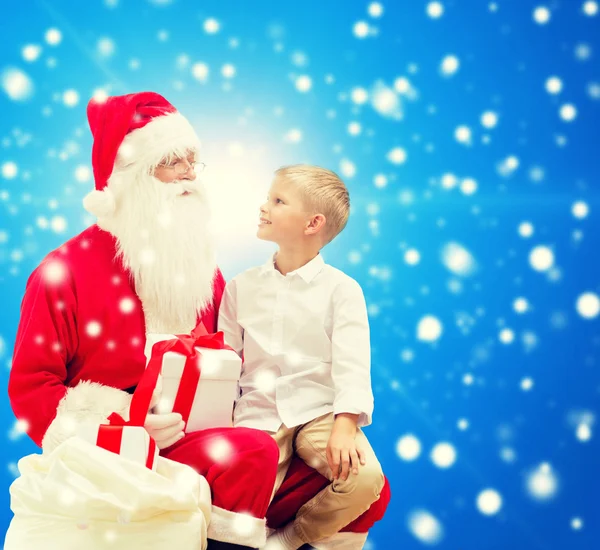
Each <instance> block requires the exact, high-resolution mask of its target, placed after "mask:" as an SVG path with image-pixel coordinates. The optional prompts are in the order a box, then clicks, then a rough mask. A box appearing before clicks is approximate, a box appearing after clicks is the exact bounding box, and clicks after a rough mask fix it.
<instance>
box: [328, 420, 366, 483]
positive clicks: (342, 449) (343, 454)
mask: <svg viewBox="0 0 600 550" xmlns="http://www.w3.org/2000/svg"><path fill="white" fill-rule="evenodd" d="M357 418H358V415H352V414H340V415H338V416H337V417H336V419H335V423H334V425H333V429H332V430H331V436H330V437H329V441H328V443H327V462H328V464H329V467H330V468H331V472H332V475H333V479H334V480H336V479H338V477H341V478H342V480H343V481H346V480H347V479H348V474H349V470H350V467H352V473H353V474H355V475H356V474H358V465H359V462H360V464H362V465H364V464H366V461H365V455H364V452H363V451H362V449H360V448H358V447H357V446H356V442H355V440H354V439H355V437H356V420H357Z"/></svg>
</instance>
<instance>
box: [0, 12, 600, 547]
mask: <svg viewBox="0 0 600 550" xmlns="http://www.w3.org/2000/svg"><path fill="white" fill-rule="evenodd" d="M380 4H381V6H382V8H383V13H381V14H380V15H378V14H377V10H376V9H375V8H373V7H371V8H370V7H369V6H370V5H371V3H370V2H367V1H354V0H353V1H343V2H342V1H341V0H340V1H324V0H322V1H316V0H304V1H303V2H278V3H276V2H271V1H253V2H243V1H241V0H240V1H233V0H221V1H219V2H216V1H209V0H207V1H202V2H193V1H191V0H173V1H154V2H152V1H143V0H119V1H115V0H112V1H108V0H106V1H105V2H102V1H100V0H90V1H86V2H71V1H67V0H62V1H60V0H55V1H50V0H47V1H29V0H23V1H22V2H20V3H18V4H17V3H11V6H10V7H5V8H4V10H3V17H2V21H1V22H0V34H1V35H2V37H3V46H2V50H1V52H0V71H2V81H3V82H2V83H3V93H0V109H1V112H2V117H1V118H0V139H1V140H2V147H1V148H0V151H1V153H0V165H1V166H2V174H1V175H0V283H1V285H2V286H1V288H2V307H1V308H0V362H1V365H2V370H1V373H0V377H1V382H0V384H1V385H2V387H6V382H7V378H8V373H9V369H10V356H11V351H12V346H13V342H14V336H15V332H16V327H17V323H18V318H19V305H20V300H21V297H22V294H23V289H24V285H25V281H26V279H27V276H28V275H29V273H30V272H31V271H32V270H33V268H34V267H35V266H36V265H37V264H38V262H39V261H40V260H41V258H42V257H43V256H44V255H45V254H46V253H47V252H48V251H50V250H52V249H53V248H55V247H57V246H59V245H60V244H61V243H62V242H64V241H65V240H66V239H67V238H69V237H71V236H72V235H75V234H77V233H78V232H79V231H81V230H82V229H83V228H84V227H86V226H87V225H88V224H89V223H91V221H92V220H90V219H89V218H88V217H86V216H85V213H84V211H83V208H82V207H81V199H82V197H83V196H84V195H85V194H86V193H87V192H88V191H89V190H90V189H91V188H92V185H93V183H92V180H91V179H90V178H89V177H88V176H89V170H87V169H86V167H87V168H89V167H90V156H91V154H90V151H91V136H90V134H89V130H88V128H87V121H86V116H85V106H86V103H87V101H88V100H89V98H90V97H91V96H92V95H93V94H94V93H96V92H97V91H98V90H104V91H105V92H106V93H109V94H123V93H130V92H134V91H142V90H153V91H157V92H159V93H161V94H163V95H165V96H166V97H167V98H168V99H169V100H170V101H171V102H173V103H174V104H175V105H176V106H177V108H178V109H179V110H180V111H181V112H182V113H183V114H184V115H185V116H187V117H188V118H189V119H190V121H191V122H192V123H193V125H194V126H195V128H196V129H197V130H198V133H199V135H200V137H201V139H202V141H203V144H204V146H205V148H204V152H203V155H202V156H203V158H204V160H206V162H207V164H208V167H207V170H206V181H207V185H210V186H211V193H212V196H213V200H214V210H215V214H216V224H217V229H218V231H217V233H218V239H219V261H220V265H221V267H222V269H223V271H224V273H225V276H226V278H228V279H229V278H231V277H232V276H233V275H235V274H236V273H238V272H239V271H241V270H242V269H245V268H247V267H250V266H252V265H256V264H257V263H259V262H260V263H262V262H264V260H265V257H266V254H268V252H269V250H270V248H269V245H268V244H265V243H261V242H258V241H257V240H256V239H255V237H254V230H255V229H254V226H255V223H256V214H257V211H258V205H259V203H260V201H261V200H262V197H263V196H264V193H265V190H266V188H267V187H268V185H269V178H270V177H271V174H272V172H273V170H275V169H276V168H278V167H279V166H281V165H284V164H289V163H297V162H310V163H314V164H319V165H323V166H326V167H329V168H332V169H334V170H337V171H339V173H340V174H341V175H342V176H343V177H344V179H345V181H346V182H347V184H348V187H349V189H350V192H351V198H352V215H351V218H350V222H349V224H348V227H347V229H346V230H345V231H344V232H343V233H342V234H341V235H340V236H339V237H338V238H337V239H336V240H335V241H334V242H333V243H331V244H330V245H329V246H328V247H327V248H326V249H325V250H324V255H325V258H326V260H327V261H328V262H329V263H331V264H333V265H335V266H336V267H339V268H340V269H342V270H344V271H346V272H347V273H349V274H350V275H351V276H353V277H354V278H356V279H357V280H358V281H359V282H360V283H361V285H362V287H363V289H364V291H365V295H366V298H367V302H368V306H369V312H370V321H371V327H372V345H373V387H374V391H375V399H376V412H375V416H374V423H373V425H372V426H371V427H369V428H368V429H367V434H368V436H369V438H370V440H371V442H372V444H373V446H374V448H375V450H376V452H377V454H378V456H379V457H380V460H381V462H382V463H383V466H384V469H385V471H386V473H387V475H388V478H389V480H390V482H391V486H392V491H393V499H392V502H391V504H390V506H389V508H388V512H387V515H386V517H385V518H384V519H383V520H382V521H381V522H379V523H378V524H377V525H376V526H375V527H374V528H373V530H372V531H371V533H370V536H369V540H368V543H367V546H368V548H371V549H373V548H420V547H424V546H429V545H431V546H435V547H437V548H444V549H446V548H447V549H452V550H471V549H472V550H478V549H481V548H489V549H496V548H498V549H500V548H502V549H505V548H508V547H512V548H519V549H521V548H523V549H528V550H530V549H587V548H597V547H598V546H599V544H600V543H599V541H600V521H599V520H600V517H599V516H600V511H599V510H600V506H599V505H598V495H599V492H600V481H599V478H598V475H597V472H598V462H599V459H600V454H599V452H598V437H597V434H596V424H595V422H596V409H597V407H598V400H599V397H600V396H599V392H600V384H599V375H598V367H599V365H598V351H599V346H600V334H599V330H598V316H597V311H596V310H595V303H596V302H595V298H594V296H596V299H597V294H598V292H599V291H600V280H599V265H600V263H599V261H598V258H597V253H598V250H599V244H600V238H599V236H598V235H599V233H598V229H599V223H598V219H599V218H598V216H597V212H598V211H599V207H600V204H599V201H598V192H597V188H598V183H599V182H598V180H599V178H600V169H599V168H600V155H599V144H600V140H599V137H600V135H599V134H600V124H599V122H600V117H599V115H600V65H599V63H598V51H597V50H598V49H599V48H600V24H599V23H600V13H599V14H597V15H592V13H593V12H594V11H596V9H595V8H594V6H596V8H597V5H596V4H595V3H593V2H587V3H586V2H584V1H581V0H563V1H546V0H539V1H536V2H530V1H529V0H512V1H509V0H499V1H498V2H487V1H479V0H477V1H476V0H455V1H442V2H440V3H439V4H441V5H442V6H443V14H442V15H441V17H432V16H431V15H430V14H429V13H428V10H429V11H430V12H431V11H435V7H431V6H429V7H428V4H429V3H428V2H424V1H421V0H410V1H408V0H407V1H401V0H394V1H392V0H384V1H382V2H381V3H380ZM540 5H541V6H545V7H547V8H548V10H549V13H550V19H549V20H548V21H547V22H546V23H542V24H540V23H539V22H536V18H535V17H534V13H535V12H534V10H535V9H536V8H537V7H538V6H540ZM538 13H539V12H538ZM210 18H214V19H215V20H216V21H217V22H218V27H219V28H218V31H217V32H210V31H211V27H210V24H209V25H208V31H207V30H206V28H205V22H206V20H207V19H210ZM358 22H364V24H362V25H361V24H359V25H358V27H355V25H356V23H358ZM365 25H366V26H365ZM52 28H54V29H58V30H59V31H60V34H61V40H60V42H59V43H57V44H49V43H48V41H47V39H46V33H47V31H48V30H49V29H52ZM361 28H365V29H368V33H367V36H363V37H361V36H357V32H358V35H360V34H361V33H360V29H361ZM213 30H214V29H213ZM103 39H108V40H109V41H110V42H108V43H107V42H102V40H103ZM51 41H52V40H51ZM32 44H34V45H36V44H37V45H38V46H39V47H40V50H39V51H38V53H39V55H38V56H37V57H36V56H35V55H29V54H28V53H25V54H24V53H23V48H24V47H26V46H27V45H32ZM102 44H105V46H104V47H103V46H102ZM106 44H108V45H106ZM26 51H27V52H32V51H35V49H31V48H30V49H29V50H26ZM448 55H454V56H456V58H457V59H458V60H459V67H458V70H456V71H455V72H454V73H453V74H444V73H443V71H441V70H440V66H441V64H442V60H443V59H444V58H445V57H446V56H448ZM33 57H36V59H32V58H33ZM197 63H204V64H205V65H206V66H207V67H208V71H209V72H208V77H207V78H206V79H204V80H202V79H199V78H198V75H199V73H198V68H197V66H196V64H197ZM226 64H230V65H232V66H233V68H234V71H235V74H234V75H231V74H230V73H231V71H230V73H227V70H226V73H227V74H229V76H226V75H223V74H222V67H223V66H224V65H226ZM195 66H196V68H195V69H194V67H195ZM14 70H18V71H21V72H22V73H24V74H25V75H26V77H23V76H20V77H17V79H16V84H15V79H14V77H12V78H11V76H10V75H11V74H13V75H14V74H15V73H14V72H13V73H11V72H10V71H14ZM17 74H21V73H17ZM194 75H196V76H194ZM301 76H308V77H310V79H311V86H310V89H308V90H304V91H303V90H302V89H298V87H297V86H296V83H297V79H298V78H299V77H301ZM553 76H555V77H558V78H559V79H560V81H561V83H562V86H561V90H560V92H559V93H551V92H550V91H548V89H547V86H546V82H547V80H548V78H550V77H553ZM401 77H404V78H406V79H408V82H409V90H408V92H407V90H406V86H405V87H403V86H402V83H406V82H407V81H398V80H397V79H398V78H401ZM19 79H20V80H19ZM27 79H28V80H27ZM19 81H20V82H21V85H19ZM24 81H26V82H29V84H23V82H24ZM300 82H302V79H301V80H300ZM395 85H396V89H395V88H394V86H395ZM357 87H360V88H364V89H365V90H366V92H367V94H368V100H367V101H366V102H364V103H360V100H359V103H357V102H356V101H355V100H354V99H356V95H353V93H352V90H353V89H355V88H357ZM301 88H302V87H301ZM382 89H383V90H384V96H383V98H384V99H385V98H386V97H387V98H388V102H387V104H386V102H385V101H380V99H381V97H380V96H378V93H379V92H380V91H381V90H382ZM386 89H387V91H385V90H386ZM68 90H74V91H75V92H76V96H75V95H74V94H73V93H72V92H71V93H67V94H66V95H65V92H67V91H68ZM555 91H556V90H555ZM385 94H387V96H386V95H385ZM65 98H66V101H65ZM69 98H74V99H73V100H69ZM77 98H78V99H77ZM353 98H354V99H353ZM378 98H379V99H378ZM564 105H573V106H574V107H575V109H576V116H575V118H574V119H572V120H568V119H569V117H568V116H567V117H566V118H567V120H565V117H564V116H561V112H562V113H565V112H567V113H568V109H569V108H567V110H566V111H565V110H563V111H561V108H562V107H563V106H564ZM487 111H491V112H493V113H495V114H496V115H497V124H496V125H494V126H493V127H491V128H490V127H486V125H485V124H484V123H483V122H482V115H483V113H485V112H487ZM489 118H490V117H489V115H488V117H487V118H485V120H488V119H489ZM492 118H493V117H492ZM351 122H356V123H359V124H360V133H358V135H353V134H352V133H351V132H349V130H348V125H349V124H350V123H351ZM463 125H464V126H466V127H468V128H469V129H470V132H471V140H470V143H463V142H461V141H460V140H458V139H457V138H456V135H455V131H456V129H457V128H458V127H460V126H463ZM292 130H294V131H295V132H292V134H290V131H292ZM294 135H295V136H297V137H298V136H301V137H300V139H294V138H293V136H294ZM290 136H292V137H291V138H290ZM394 147H401V148H402V149H403V150H404V152H405V154H406V158H405V159H404V161H403V162H400V163H394V162H392V161H391V160H390V158H389V157H388V153H389V151H390V150H392V149H393V148H394ZM509 157H514V158H513V159H512V160H509V161H508V165H509V167H510V166H512V169H508V170H503V168H502V167H503V166H505V167H506V162H507V161H506V159H507V158H509ZM503 163H504V165H503ZM511 163H512V164H511ZM444 174H446V177H444ZM448 174H453V175H455V179H454V180H453V179H452V178H451V177H449V176H448ZM465 178H466V179H467V184H466V186H465V185H464V180H465ZM469 179H473V180H475V182H476V190H475V192H473V193H470V190H469V185H470V184H469V183H468V182H469ZM444 182H446V184H444ZM454 182H457V185H453V183H454ZM461 184H462V188H461ZM576 203H577V204H578V206H575V207H574V204H576ZM584 214H587V215H584ZM524 222H529V223H530V224H531V226H532V228H533V233H532V234H531V235H529V236H527V235H528V234H527V233H526V234H525V236H524V235H523V234H522V231H520V229H519V228H520V227H522V226H521V224H523V223H524ZM449 243H453V246H454V249H455V250H458V251H459V253H458V254H454V255H453V256H451V258H450V260H449V261H448V260H445V256H444V252H443V251H444V250H445V248H444V247H446V246H447V245H448V244H449ZM538 246H541V247H546V248H543V249H541V251H542V252H541V253H539V252H536V253H534V254H533V256H532V255H531V253H532V250H534V249H535V248H536V247H538ZM409 249H413V250H415V251H417V252H418V255H419V258H420V261H419V262H418V263H414V262H411V261H410V258H414V257H416V255H415V253H414V252H411V253H409V255H408V261H407V256H406V255H405V254H406V251H407V250H409ZM538 250H539V249H538ZM532 258H533V259H532ZM545 258H546V259H548V258H549V260H548V261H547V262H546V263H545V265H542V264H543V263H544V259H545ZM585 293H593V294H592V295H588V297H587V298H586V300H587V301H585V300H584V301H583V302H579V303H580V304H581V303H583V304H588V306H587V308H586V307H584V308H583V309H582V308H581V307H580V308H578V307H577V304H578V300H579V298H580V296H581V295H583V294H585ZM518 298H524V299H525V300H526V302H523V301H521V302H518V303H527V304H528V307H527V308H526V311H522V308H519V307H515V300H517V299H518ZM586 311H587V312H588V313H587V315H586ZM582 312H583V314H582ZM425 316H433V317H434V318H435V319H437V322H439V324H437V322H436V321H433V324H432V325H429V326H433V328H434V330H433V333H432V331H431V330H430V331H429V332H427V330H424V329H423V326H425V327H426V326H427V324H425V325H421V333H420V334H421V337H419V329H418V327H419V323H420V322H421V321H422V319H423V318H424V317H425ZM436 327H440V328H441V334H437V333H436V330H435V328H436ZM503 331H504V332H503ZM438 332H439V331H438ZM427 334H429V335H430V336H429V338H428V337H427ZM423 335H425V339H423ZM524 380H525V382H523V381H524ZM523 388H525V389H523ZM527 388H529V389H527ZM5 395H6V393H5ZM0 407H1V410H0V417H1V422H2V426H4V428H3V429H4V432H3V433H4V435H3V436H2V437H3V442H2V445H1V447H2V449H3V450H2V453H3V454H2V456H3V458H4V464H5V467H4V469H3V470H0V495H1V497H0V510H2V512H0V525H1V527H0V528H1V529H2V530H3V532H4V531H5V530H6V528H7V526H8V523H9V521H10V517H11V514H10V510H9V494H8V487H9V485H10V483H11V482H12V480H13V479H14V475H16V462H17V461H18V459H19V458H20V457H22V456H24V455H26V454H28V453H31V452H35V451H36V448H35V446H34V445H33V444H32V443H31V442H30V441H29V440H28V439H27V437H26V436H24V435H23V434H22V433H20V432H19V429H18V427H15V419H14V416H13V414H12V412H11V409H10V406H9V403H8V399H7V398H5V399H3V400H0ZM461 420H462V422H460V421H461ZM406 436H411V437H412V438H409V439H403V438H405V437H406ZM410 441H412V442H413V445H412V449H414V451H415V452H414V453H412V454H411V452H410V450H411V445H409V444H407V442H410ZM417 442H418V444H417ZM441 442H446V443H449V444H450V445H451V448H450V455H452V452H451V451H452V449H453V450H454V451H455V453H456V460H455V461H454V462H452V460H449V462H451V464H450V465H449V466H448V467H445V468H444V467H440V464H439V461H437V462H438V464H437V465H436V461H434V460H432V458H431V452H432V450H433V449H434V447H435V446H436V445H437V444H438V443H441ZM415 445H417V446H416V447H415ZM446 449H448V447H446ZM442 455H443V453H442ZM434 456H437V455H435V453H434ZM445 456H449V455H448V453H446V455H445ZM532 476H533V477H532ZM532 483H533V486H534V489H533V490H532V489H531V484H532ZM536 487H537V489H535V488H536ZM488 489H491V490H493V491H495V493H494V494H495V495H497V496H499V498H500V499H501V506H500V508H499V509H498V510H492V512H494V513H491V514H486V513H483V512H482V509H481V507H480V506H478V497H479V495H480V494H481V493H482V491H485V490H488ZM492 500H493V499H492ZM486 509H487V508H485V506H484V508H483V510H484V511H485V510H486ZM415 513H417V514H421V517H425V518H429V520H428V521H427V520H425V521H421V523H419V524H418V526H417V528H415V527H414V525H413V524H412V523H411V521H410V518H411V517H413V514H415ZM423 514H425V515H423ZM428 525H429V527H428Z"/></svg>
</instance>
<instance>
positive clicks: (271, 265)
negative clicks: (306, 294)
mask: <svg viewBox="0 0 600 550" xmlns="http://www.w3.org/2000/svg"><path fill="white" fill-rule="evenodd" d="M324 265H325V260H323V256H321V254H317V255H316V256H315V257H314V258H313V259H312V260H311V261H310V262H308V263H307V264H304V265H303V266H302V267H299V268H298V269H296V270H295V271H290V273H288V275H292V274H297V275H299V276H300V277H301V278H302V279H303V280H304V281H305V282H306V283H310V282H311V281H312V280H313V279H314V278H315V277H316V276H317V275H318V274H319V272H320V271H321V270H322V269H323V266H324ZM262 272H263V273H275V272H276V273H279V272H278V271H277V270H276V269H275V254H273V255H272V256H270V257H269V259H268V260H267V262H266V263H265V264H264V265H263V267H262Z"/></svg>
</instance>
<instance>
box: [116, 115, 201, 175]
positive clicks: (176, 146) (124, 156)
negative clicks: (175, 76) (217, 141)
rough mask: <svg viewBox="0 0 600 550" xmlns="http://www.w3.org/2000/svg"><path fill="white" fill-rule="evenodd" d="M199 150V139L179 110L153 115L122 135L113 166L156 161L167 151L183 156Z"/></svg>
mask: <svg viewBox="0 0 600 550" xmlns="http://www.w3.org/2000/svg"><path fill="white" fill-rule="evenodd" d="M198 149H200V140H199V139H198V135H197V134H196V132H195V131H194V129H193V128H192V125H191V124H190V123H189V122H188V120H187V119H186V118H185V117H184V116H183V115H181V114H179V113H170V114H168V115H163V116H159V117H156V118H153V119H152V120H151V121H150V122H148V124H146V125H145V126H143V127H142V128H138V129H137V130H133V131H132V132H130V133H129V134H127V135H126V136H125V139H123V142H122V143H121V146H120V147H119V151H118V153H117V160H116V162H115V168H116V169H119V168H124V167H126V166H128V165H130V164H133V163H136V164H137V163H141V164H145V165H152V164H157V163H158V162H160V161H161V160H162V159H163V158H164V157H165V156H167V155H169V154H171V153H177V154H180V155H184V154H185V152H186V151H188V150H193V151H197V150H198Z"/></svg>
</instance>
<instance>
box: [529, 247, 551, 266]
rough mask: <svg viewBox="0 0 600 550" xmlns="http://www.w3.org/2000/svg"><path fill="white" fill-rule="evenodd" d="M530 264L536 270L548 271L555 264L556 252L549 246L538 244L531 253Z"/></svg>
mask: <svg viewBox="0 0 600 550" xmlns="http://www.w3.org/2000/svg"><path fill="white" fill-rule="evenodd" d="M529 264H530V265H531V267H532V268H533V269H535V270H536V271H548V270H549V269H550V268H551V267H552V266H553V265H554V253H553V252H552V250H551V249H550V248H549V247H547V246H542V245H540V246H536V247H534V248H533V249H532V250H531V252H530V253H529Z"/></svg>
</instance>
